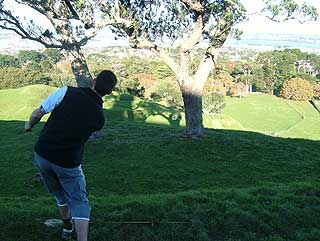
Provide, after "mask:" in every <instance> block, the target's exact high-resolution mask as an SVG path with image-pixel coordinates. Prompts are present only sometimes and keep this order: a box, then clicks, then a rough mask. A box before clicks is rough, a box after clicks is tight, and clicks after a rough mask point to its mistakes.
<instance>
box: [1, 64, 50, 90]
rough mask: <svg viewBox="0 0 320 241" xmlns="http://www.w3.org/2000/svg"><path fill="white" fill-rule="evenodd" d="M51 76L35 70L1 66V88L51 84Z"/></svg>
mask: <svg viewBox="0 0 320 241" xmlns="http://www.w3.org/2000/svg"><path fill="white" fill-rule="evenodd" d="M50 81H51V78H50V77H49V76H48V75H46V74H43V73H39V72H38V71H35V70H29V69H21V68H14V67H8V68H0V89H10V88H19V87H23V86H27V85H32V84H49V82H50Z"/></svg>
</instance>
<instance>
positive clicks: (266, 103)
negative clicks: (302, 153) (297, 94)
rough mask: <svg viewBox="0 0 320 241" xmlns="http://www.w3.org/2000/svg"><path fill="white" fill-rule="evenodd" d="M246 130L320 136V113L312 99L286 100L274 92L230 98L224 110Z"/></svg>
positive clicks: (272, 133)
mask: <svg viewBox="0 0 320 241" xmlns="http://www.w3.org/2000/svg"><path fill="white" fill-rule="evenodd" d="M224 114H225V115H228V116H230V117H232V118H234V119H236V120H237V121H239V123H241V125H242V126H243V127H244V129H245V130H252V131H258V132H262V133H266V134H271V135H275V136H282V137H292V138H305V139H315V140H319V139H320V125H319V124H320V115H319V113H318V112H317V111H316V110H315V109H314V108H313V107H312V105H311V104H310V103H309V102H300V101H290V100H284V99H281V98H278V97H275V96H271V95H249V96H248V97H246V98H242V99H239V98H227V107H226V109H225V111H224Z"/></svg>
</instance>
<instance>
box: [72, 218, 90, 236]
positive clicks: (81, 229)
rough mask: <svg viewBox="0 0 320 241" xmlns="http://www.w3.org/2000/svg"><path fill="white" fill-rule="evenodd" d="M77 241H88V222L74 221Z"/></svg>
mask: <svg viewBox="0 0 320 241" xmlns="http://www.w3.org/2000/svg"><path fill="white" fill-rule="evenodd" d="M75 226H76V232H77V240H78V241H87V240H88V227H89V221H87V220H82V219H76V220H75Z"/></svg>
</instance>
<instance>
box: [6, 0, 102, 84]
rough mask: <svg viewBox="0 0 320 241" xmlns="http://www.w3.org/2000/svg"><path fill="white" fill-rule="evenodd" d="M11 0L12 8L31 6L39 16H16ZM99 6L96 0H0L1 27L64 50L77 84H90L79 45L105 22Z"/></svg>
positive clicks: (46, 45)
mask: <svg viewBox="0 0 320 241" xmlns="http://www.w3.org/2000/svg"><path fill="white" fill-rule="evenodd" d="M12 4H15V6H14V8H17V7H20V6H23V5H24V6H23V7H24V8H27V7H29V8H32V9H33V10H35V11H36V12H37V13H39V14H40V15H39V16H40V18H39V17H37V18H35V16H28V17H30V19H29V18H26V17H24V16H17V15H16V13H15V10H14V9H12V6H11V8H10V5H12ZM98 10H99V1H94V0H90V1H83V0H73V1H72V0H48V1H45V0H1V1H0V29H4V30H9V31H13V32H15V33H16V34H18V35H20V36H21V37H22V38H23V39H29V40H32V41H36V42H38V43H40V44H42V45H44V46H45V47H46V48H57V49H62V50H65V51H66V53H67V54H68V55H69V58H70V60H71V67H72V72H73V74H74V76H75V79H76V81H77V84H78V86H82V87H87V86H91V85H92V77H91V74H90V72H89V69H88V66H87V63H86V60H85V57H84V55H83V53H82V51H81V48H82V47H83V46H84V45H85V44H86V43H87V42H88V40H89V39H91V38H92V37H94V36H95V35H96V33H97V32H98V31H99V30H100V29H101V28H102V27H104V26H105V25H106V24H107V23H106V22H104V19H103V18H102V17H101V15H99V14H100V13H99V11H98ZM41 16H42V17H41ZM98 19H99V21H98ZM44 20H45V23H44ZM100 20H101V21H100Z"/></svg>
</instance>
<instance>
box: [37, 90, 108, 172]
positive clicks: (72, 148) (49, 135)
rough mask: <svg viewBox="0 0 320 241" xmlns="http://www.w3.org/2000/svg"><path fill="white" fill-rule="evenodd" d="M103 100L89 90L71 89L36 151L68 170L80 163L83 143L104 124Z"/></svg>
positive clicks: (48, 124)
mask: <svg viewBox="0 0 320 241" xmlns="http://www.w3.org/2000/svg"><path fill="white" fill-rule="evenodd" d="M102 103H103V101H102V99H101V98H100V97H99V96H98V95H97V94H96V93H95V92H94V91H93V90H92V89H90V88H75V87H68V89H67V92H66V94H65V96H64V98H63V100H62V101H61V103H60V104H59V105H58V106H57V107H56V108H55V109H54V110H53V111H52V113H51V115H50V117H49V119H48V121H47V123H46V124H45V126H44V127H43V129H42V131H41V133H40V136H39V139H38V141H37V142H36V144H35V147H34V148H35V152H36V153H38V154H39V155H40V156H42V157H43V158H45V159H47V160H48V161H50V162H52V163H54V164H56V165H59V166H62V167H66V168H72V167H77V166H79V165H80V164H81V161H82V156H83V151H84V144H85V142H86V141H87V140H88V139H89V137H90V136H91V134H92V133H93V132H95V131H98V130H100V129H101V128H102V127H103V125H104V115H103V111H102Z"/></svg>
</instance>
